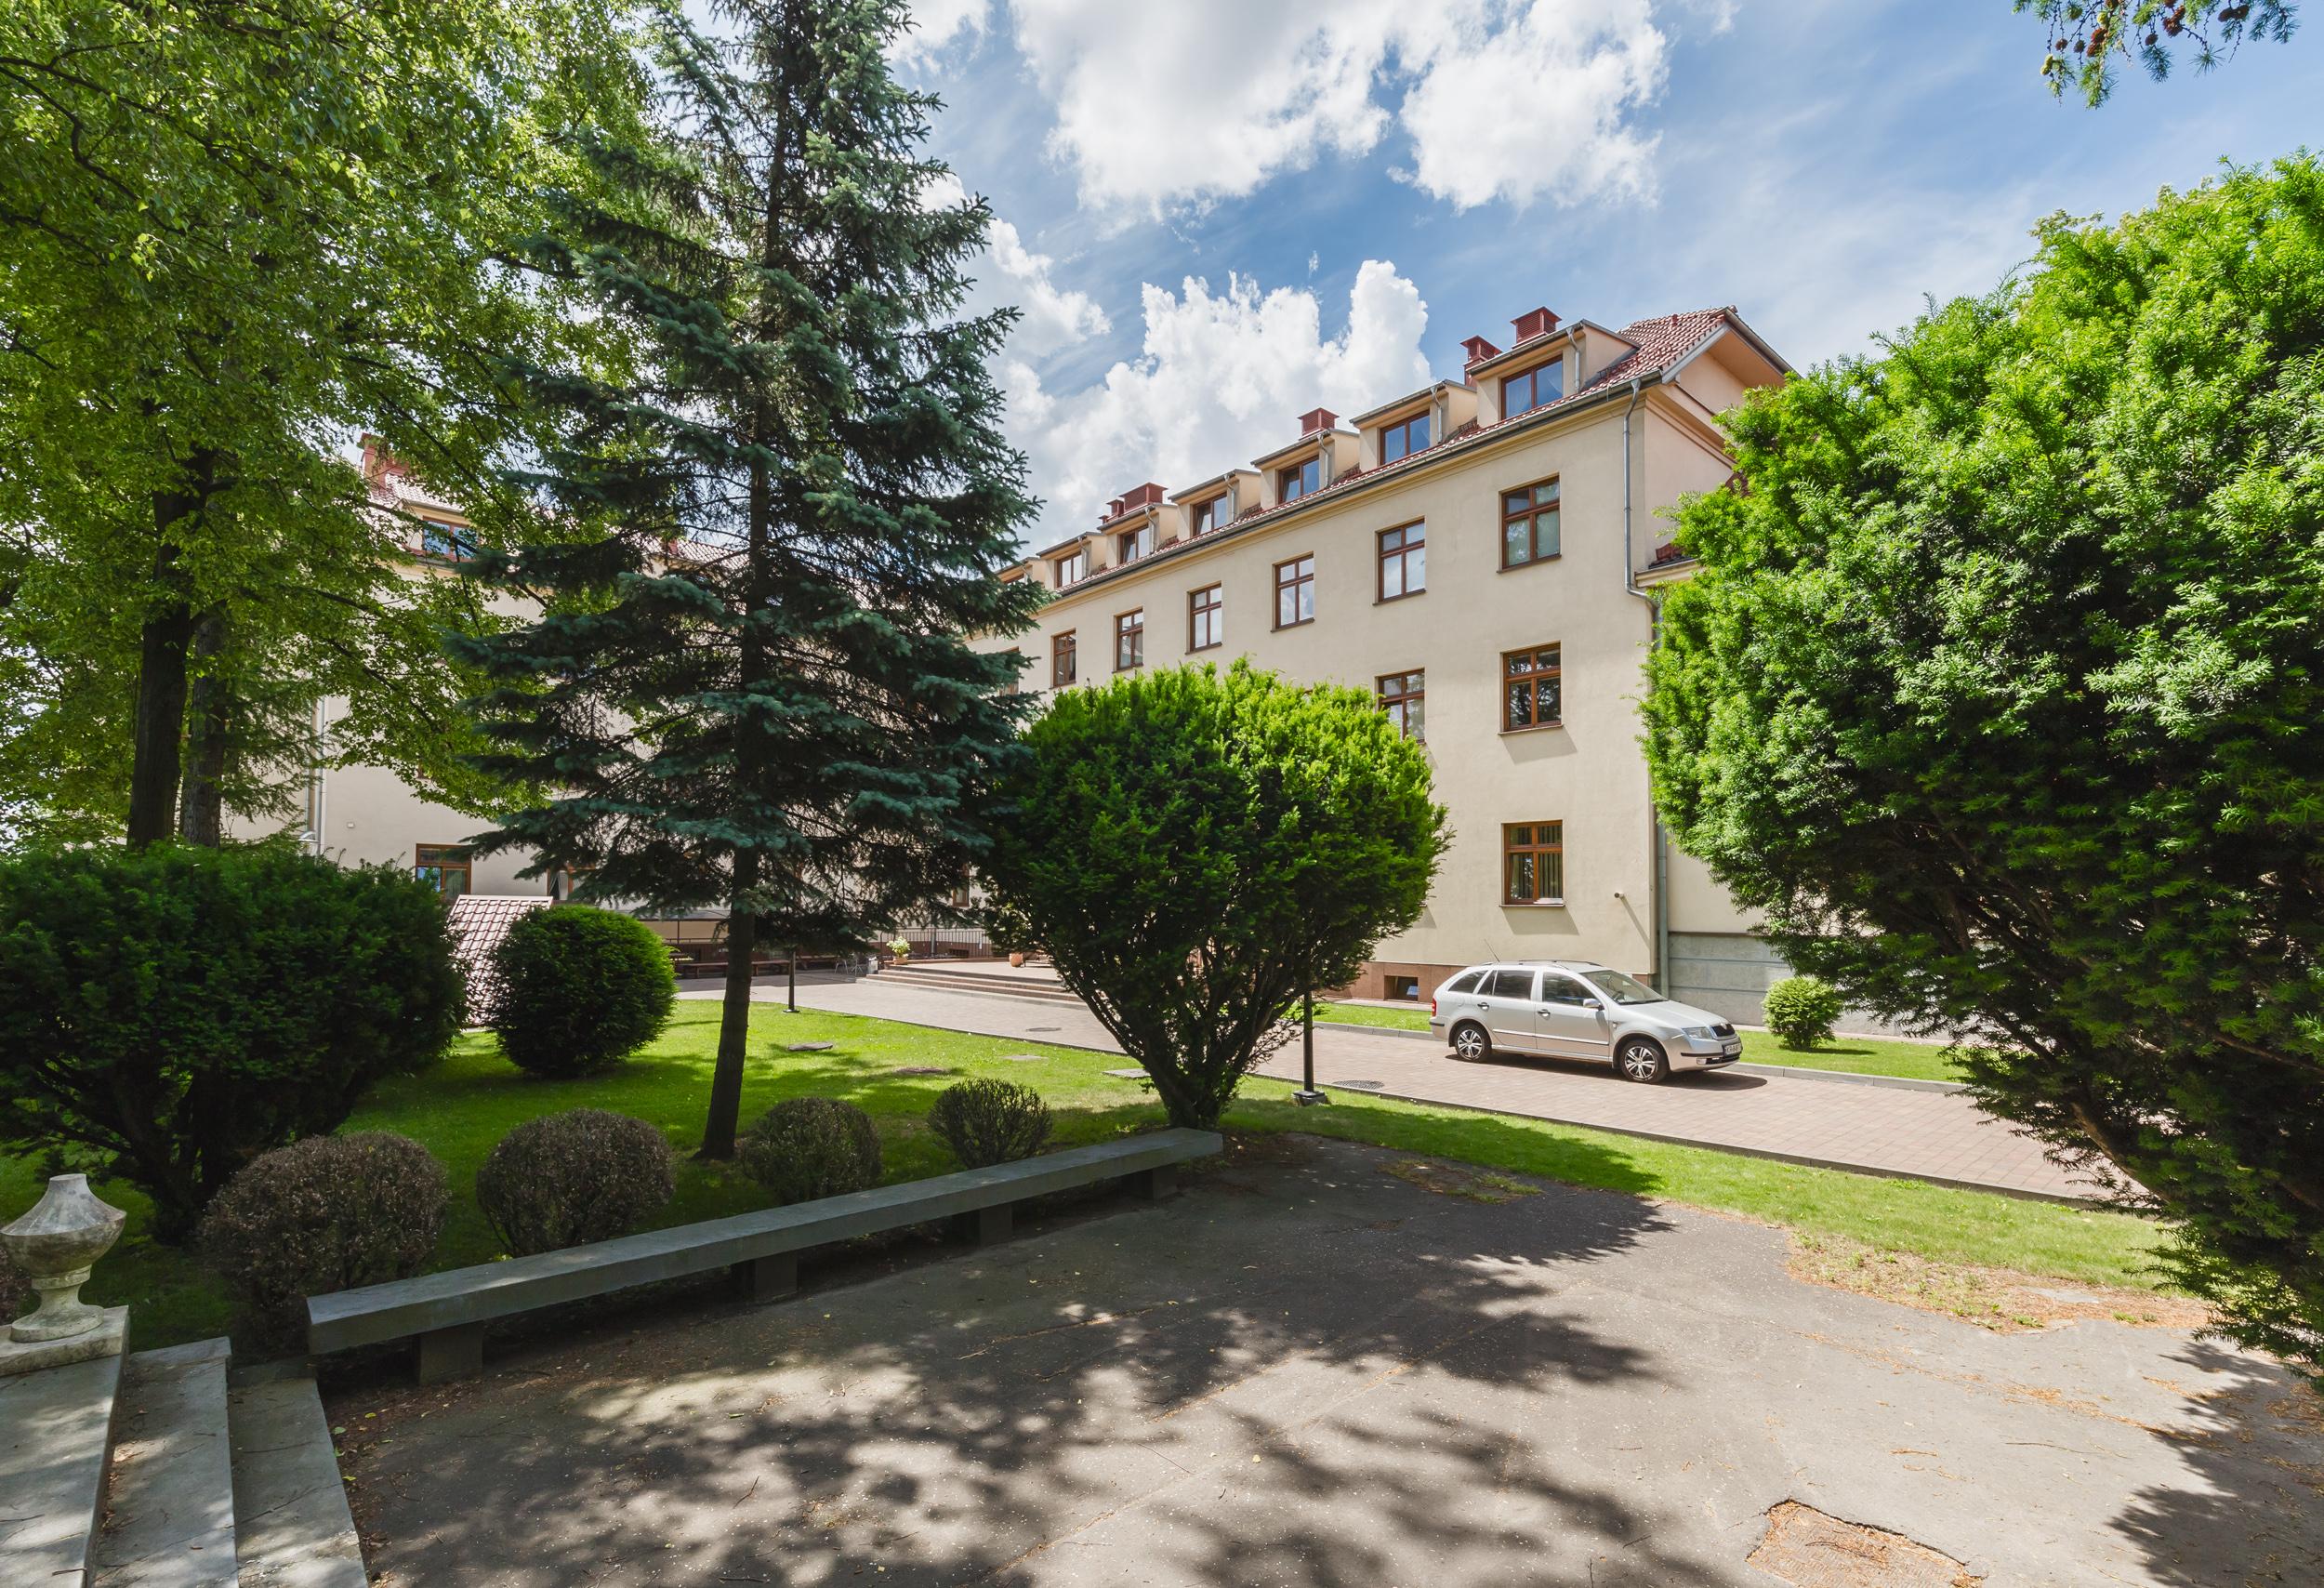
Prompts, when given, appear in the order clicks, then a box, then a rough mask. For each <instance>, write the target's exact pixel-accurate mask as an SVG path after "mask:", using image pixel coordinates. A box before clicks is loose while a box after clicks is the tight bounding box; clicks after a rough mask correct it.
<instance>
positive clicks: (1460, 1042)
mask: <svg viewBox="0 0 2324 1588" xmlns="http://www.w3.org/2000/svg"><path fill="white" fill-rule="evenodd" d="M1452 1051H1453V1055H1454V1057H1456V1058H1462V1059H1467V1060H1469V1061H1470V1062H1471V1063H1472V1064H1473V1063H1475V1062H1476V1061H1477V1060H1479V1059H1489V1058H1491V1057H1492V1056H1493V1039H1491V1038H1490V1037H1487V1036H1486V1034H1485V1027H1484V1026H1479V1025H1478V1024H1477V1023H1476V1022H1475V1021H1473V1020H1464V1021H1462V1022H1461V1023H1460V1024H1459V1025H1458V1026H1454V1027H1453V1031H1452Z"/></svg>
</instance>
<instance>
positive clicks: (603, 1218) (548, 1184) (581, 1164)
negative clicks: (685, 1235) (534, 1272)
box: [476, 1108, 678, 1257]
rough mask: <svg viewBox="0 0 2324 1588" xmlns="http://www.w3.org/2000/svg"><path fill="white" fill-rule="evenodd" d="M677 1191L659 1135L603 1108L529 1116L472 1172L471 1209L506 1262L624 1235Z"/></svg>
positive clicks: (640, 1121)
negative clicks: (500, 1248)
mask: <svg viewBox="0 0 2324 1588" xmlns="http://www.w3.org/2000/svg"><path fill="white" fill-rule="evenodd" d="M677 1188H678V1183H677V1179H676V1176H675V1172H674V1165H673V1162H672V1159H671V1157H670V1148H669V1143H668V1141H667V1139H666V1138H664V1136H663V1134H662V1132H661V1131H657V1130H655V1129H654V1127H653V1126H652V1125H649V1124H647V1123H646V1122H645V1121H644V1120H643V1119H633V1118H630V1117H629V1116H628V1115H627V1114H614V1113H611V1112H609V1111H607V1110H605V1109H602V1108H572V1109H568V1110H566V1111H565V1112H564V1113H562V1114H544V1115H542V1116H541V1117H540V1118H537V1119H529V1120H527V1121H525V1122H524V1123H523V1124H522V1125H519V1126H518V1127H517V1128H516V1129H515V1130H513V1131H509V1132H508V1134H507V1135H505V1136H503V1137H501V1138H500V1145H498V1146H495V1147H494V1148H493V1150H492V1152H491V1154H490V1155H489V1156H488V1157H487V1158H485V1159H484V1161H483V1163H482V1166H480V1167H479V1168H478V1169H477V1171H476V1204H477V1206H478V1207H479V1208H481V1209H482V1210H483V1213H484V1218H485V1221H486V1222H487V1223H489V1224H491V1225H492V1227H493V1233H494V1234H495V1235H496V1236H498V1237H500V1243H501V1245H502V1246H503V1247H504V1248H505V1249H507V1251H508V1254H509V1255H510V1256H511V1257H522V1256H525V1255H526V1254H528V1253H530V1252H535V1251H556V1250H558V1249H559V1248H560V1247H566V1246H580V1245H584V1244H586V1243H587V1242H589V1241H593V1240H611V1239H612V1238H613V1237H615V1236H617V1235H627V1234H628V1233H629V1232H630V1231H632V1230H634V1229H636V1228H638V1227H639V1226H640V1225H641V1224H644V1223H645V1222H646V1220H648V1219H649V1218H652V1217H653V1216H654V1214H655V1213H656V1212H658V1211H661V1209H662V1208H663V1206H664V1205H665V1204H667V1202H668V1201H669V1199H670V1197H671V1195H672V1194H673V1193H674V1192H675V1191H676V1190H677Z"/></svg>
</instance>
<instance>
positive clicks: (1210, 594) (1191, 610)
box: [1186, 585, 1226, 651]
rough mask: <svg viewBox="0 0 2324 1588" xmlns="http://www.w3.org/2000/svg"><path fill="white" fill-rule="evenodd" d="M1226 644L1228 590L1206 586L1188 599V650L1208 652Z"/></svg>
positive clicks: (1192, 593) (1191, 594) (1218, 586)
mask: <svg viewBox="0 0 2324 1588" xmlns="http://www.w3.org/2000/svg"><path fill="white" fill-rule="evenodd" d="M1225 643H1226V590H1225V588H1224V587H1223V586H1220V585H1206V586H1204V587H1203V588H1202V589H1198V590H1195V591H1193V592H1191V593H1190V594H1189V595H1188V596H1187V597H1186V648H1187V649H1188V650H1190V651H1208V650H1209V649H1210V648H1211V647H1212V646H1213V645H1223V644H1225Z"/></svg>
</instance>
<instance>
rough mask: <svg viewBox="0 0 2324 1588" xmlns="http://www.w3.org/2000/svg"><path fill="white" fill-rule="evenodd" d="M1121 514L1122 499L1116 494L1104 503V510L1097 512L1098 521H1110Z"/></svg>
mask: <svg viewBox="0 0 2324 1588" xmlns="http://www.w3.org/2000/svg"><path fill="white" fill-rule="evenodd" d="M1121 516H1122V499H1121V498H1120V497H1119V496H1116V497H1115V498H1114V499H1113V500H1112V501H1110V502H1108V503H1106V504H1105V510H1104V511H1103V512H1102V513H1100V514H1098V522H1099V523H1113V522H1114V521H1115V520H1116V519H1117V518H1119V517H1121Z"/></svg>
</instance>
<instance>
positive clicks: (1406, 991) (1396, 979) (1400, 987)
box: [1380, 974, 1420, 1003]
mask: <svg viewBox="0 0 2324 1588" xmlns="http://www.w3.org/2000/svg"><path fill="white" fill-rule="evenodd" d="M1380 996H1381V997H1382V998H1393V999H1402V1000H1403V1001H1405V1002H1406V1003H1418V1002H1419V1001H1420V978H1419V977H1418V976H1398V975H1393V974H1390V975H1383V976H1381V977H1380Z"/></svg>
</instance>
